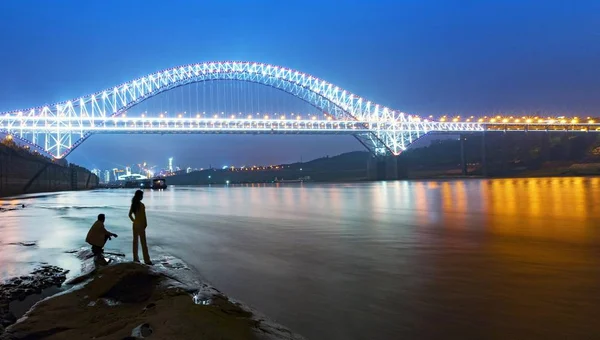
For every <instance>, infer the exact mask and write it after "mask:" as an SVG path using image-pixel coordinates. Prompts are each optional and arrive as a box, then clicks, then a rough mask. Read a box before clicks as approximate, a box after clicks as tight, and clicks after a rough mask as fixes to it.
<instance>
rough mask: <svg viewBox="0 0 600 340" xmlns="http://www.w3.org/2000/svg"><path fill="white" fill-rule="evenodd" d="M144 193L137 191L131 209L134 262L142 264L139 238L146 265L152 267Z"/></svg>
mask: <svg viewBox="0 0 600 340" xmlns="http://www.w3.org/2000/svg"><path fill="white" fill-rule="evenodd" d="M143 198H144V192H143V191H142V190H137V191H136V192H135V194H134V195H133V198H132V199H131V208H130V209H129V219H130V220H131V222H133V261H135V262H140V258H139V257H138V238H139V239H140V242H141V243H142V254H143V255H144V263H145V264H147V265H152V261H150V255H149V254H148V244H146V227H147V226H148V223H147V222H146V206H144V203H142V199H143Z"/></svg>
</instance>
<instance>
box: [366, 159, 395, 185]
mask: <svg viewBox="0 0 600 340" xmlns="http://www.w3.org/2000/svg"><path fill="white" fill-rule="evenodd" d="M398 160H399V157H398V156H383V157H381V156H380V157H369V159H368V160H367V178H368V179H369V180H370V181H384V180H396V179H398V168H399V166H398V162H399V161H398Z"/></svg>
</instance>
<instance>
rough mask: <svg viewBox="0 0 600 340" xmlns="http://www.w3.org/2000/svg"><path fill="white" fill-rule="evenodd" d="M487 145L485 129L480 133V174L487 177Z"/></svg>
mask: <svg viewBox="0 0 600 340" xmlns="http://www.w3.org/2000/svg"><path fill="white" fill-rule="evenodd" d="M486 149H487V145H486V144H485V131H483V132H482V133H481V175H482V176H483V177H487V159H486V157H487V155H486V151H487V150H486Z"/></svg>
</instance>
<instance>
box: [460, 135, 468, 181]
mask: <svg viewBox="0 0 600 340" xmlns="http://www.w3.org/2000/svg"><path fill="white" fill-rule="evenodd" d="M459 138H460V170H461V173H462V175H463V176H466V175H467V157H466V155H465V141H466V140H467V137H466V136H465V135H460V136H459Z"/></svg>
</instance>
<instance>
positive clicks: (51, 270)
mask: <svg viewBox="0 0 600 340" xmlns="http://www.w3.org/2000/svg"><path fill="white" fill-rule="evenodd" d="M66 275H67V271H64V270H62V269H61V268H58V267H55V266H49V265H44V266H41V267H39V268H37V269H35V270H34V271H33V272H32V273H31V274H29V275H24V276H20V277H15V278H12V279H10V280H8V281H7V282H5V283H3V284H1V285H0V334H2V331H3V329H4V328H5V327H7V326H9V325H11V324H13V323H15V321H17V318H16V317H15V315H13V314H12V312H11V311H10V310H9V304H10V302H11V301H15V300H21V301H22V300H24V299H25V298H26V297H28V296H30V295H34V294H40V293H41V292H42V290H44V289H46V288H49V287H52V286H60V285H61V284H62V283H63V282H64V281H65V279H66Z"/></svg>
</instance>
